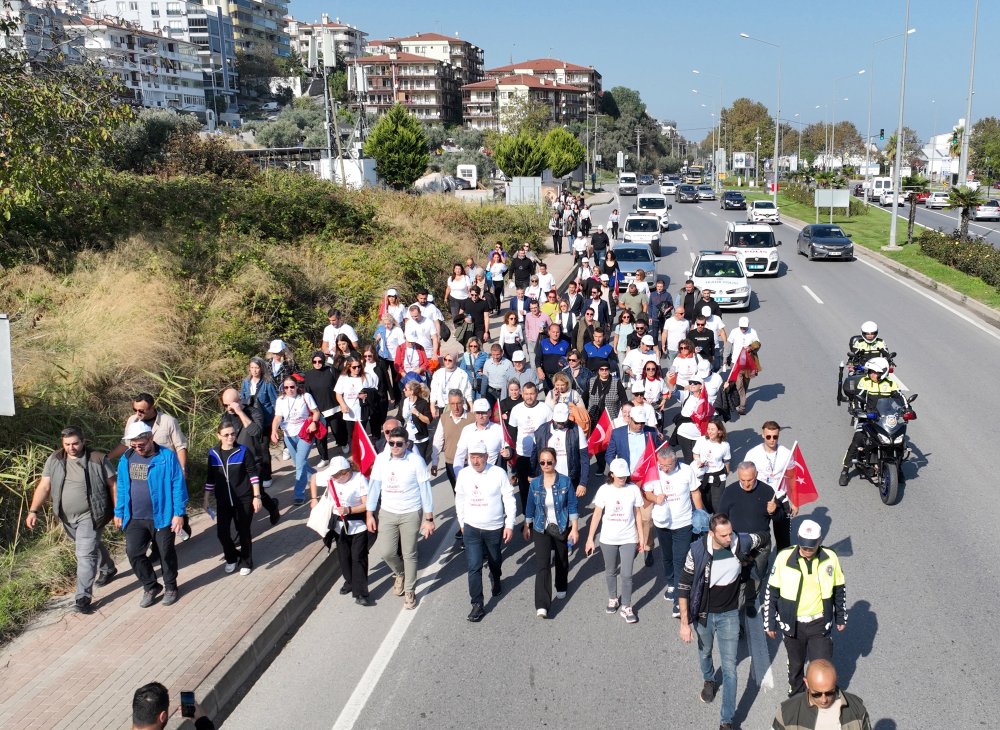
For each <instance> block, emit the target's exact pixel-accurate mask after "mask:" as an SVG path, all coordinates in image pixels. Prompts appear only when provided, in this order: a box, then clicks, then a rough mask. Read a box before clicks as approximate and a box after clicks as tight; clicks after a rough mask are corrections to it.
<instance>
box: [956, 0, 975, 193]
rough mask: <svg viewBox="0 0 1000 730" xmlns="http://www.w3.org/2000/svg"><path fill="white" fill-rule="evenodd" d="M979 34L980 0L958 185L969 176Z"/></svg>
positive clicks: (973, 20)
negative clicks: (977, 37)
mask: <svg viewBox="0 0 1000 730" xmlns="http://www.w3.org/2000/svg"><path fill="white" fill-rule="evenodd" d="M978 32H979V0H976V10H975V14H974V16H973V19H972V61H970V63H969V93H968V96H967V97H966V100H965V125H964V126H963V128H962V151H961V154H960V155H959V158H958V184H959V185H966V184H967V183H968V180H967V179H966V178H967V177H968V174H969V137H970V135H971V134H972V81H973V79H974V78H975V75H976V36H977V35H978Z"/></svg>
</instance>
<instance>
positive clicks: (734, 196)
mask: <svg viewBox="0 0 1000 730" xmlns="http://www.w3.org/2000/svg"><path fill="white" fill-rule="evenodd" d="M725 197H727V198H729V199H730V200H743V193H734V192H733V191H732V190H729V191H727V192H726V193H725Z"/></svg>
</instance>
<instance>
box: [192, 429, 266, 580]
mask: <svg viewBox="0 0 1000 730" xmlns="http://www.w3.org/2000/svg"><path fill="white" fill-rule="evenodd" d="M230 419H231V417H230V416H228V415H226V416H223V418H222V422H221V423H220V425H219V432H218V433H219V443H218V444H216V445H215V446H213V447H212V448H211V449H209V450H208V471H207V476H206V477H205V511H206V512H210V505H209V499H208V498H209V495H210V494H211V495H214V496H215V506H216V509H217V510H218V515H217V520H216V535H218V537H219V542H220V543H221V544H222V552H223V555H225V558H226V573H232V572H233V571H234V570H236V568H237V567H239V569H240V575H250V573H251V571H253V552H252V547H251V538H250V523H251V522H252V521H253V515H254V512H257V511H259V510H260V508H261V496H260V482H259V479H258V476H257V462H256V461H255V460H254V458H253V454H252V453H251V452H250V449H248V448H247V447H246V446H242V445H241V444H238V443H236V429H235V428H234V427H233V423H232V420H230ZM234 522H235V523H236V533H237V534H238V535H239V537H240V547H239V549H238V550H237V548H236V545H235V544H234V543H233V536H232V528H231V525H232V524H233V523H234Z"/></svg>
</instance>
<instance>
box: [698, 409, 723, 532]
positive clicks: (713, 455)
mask: <svg viewBox="0 0 1000 730" xmlns="http://www.w3.org/2000/svg"><path fill="white" fill-rule="evenodd" d="M692 453H693V454H694V461H692V462H691V466H693V467H694V468H695V471H696V473H697V474H698V475H699V476H700V477H701V500H702V502H704V503H705V509H706V510H707V511H708V512H710V513H714V512H715V506H716V505H718V504H719V502H720V500H721V499H722V491H723V490H724V489H725V488H726V479H727V477H728V476H729V462H730V460H731V459H732V453H731V451H730V449H729V442H728V441H726V425H725V424H724V423H723V422H722V420H721V419H719V418H716V419H715V420H714V421H711V422H710V423H709V424H708V427H707V429H706V430H705V435H704V436H699V437H698V440H697V441H695V442H694V449H693V452H692Z"/></svg>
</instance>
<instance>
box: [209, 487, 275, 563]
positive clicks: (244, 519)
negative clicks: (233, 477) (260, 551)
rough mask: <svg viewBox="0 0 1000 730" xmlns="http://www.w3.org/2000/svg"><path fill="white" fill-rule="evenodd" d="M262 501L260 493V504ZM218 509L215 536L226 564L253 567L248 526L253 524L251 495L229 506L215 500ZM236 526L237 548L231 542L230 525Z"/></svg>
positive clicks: (222, 500) (231, 532) (223, 501)
mask: <svg viewBox="0 0 1000 730" xmlns="http://www.w3.org/2000/svg"><path fill="white" fill-rule="evenodd" d="M263 501H264V497H263V492H261V502H263ZM215 506H216V508H217V509H218V514H217V515H216V519H217V520H218V521H217V522H216V525H215V534H216V535H217V536H218V538H219V543H220V544H221V545H222V554H223V555H224V556H225V557H226V562H227V563H239V564H240V567H241V568H244V567H246V568H252V567H253V549H252V547H251V539H252V538H251V536H250V524H251V523H252V522H253V495H252V494H251V495H249V499H237V500H236V501H235V503H233V504H229V503H228V502H227V501H226V500H224V499H216V501H215ZM232 524H235V525H236V534H237V535H239V538H240V546H239V548H237V547H236V545H235V544H234V542H233V531H232V529H231V528H230V525H232Z"/></svg>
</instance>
